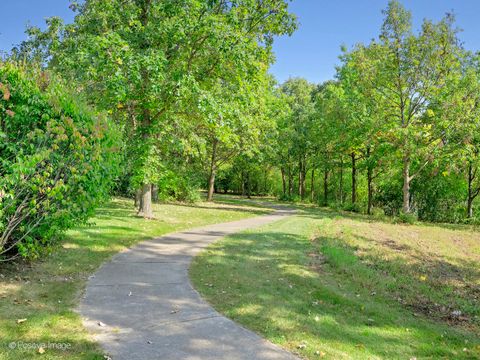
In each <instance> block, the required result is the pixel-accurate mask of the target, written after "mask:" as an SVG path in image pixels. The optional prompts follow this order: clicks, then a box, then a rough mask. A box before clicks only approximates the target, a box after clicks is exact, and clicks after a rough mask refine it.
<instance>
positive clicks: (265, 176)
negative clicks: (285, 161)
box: [259, 169, 268, 195]
mask: <svg viewBox="0 0 480 360" xmlns="http://www.w3.org/2000/svg"><path fill="white" fill-rule="evenodd" d="M267 177H268V174H267V169H265V170H264V172H263V195H266V194H267V192H268V191H267V180H268V179H267ZM259 191H260V189H259Z"/></svg>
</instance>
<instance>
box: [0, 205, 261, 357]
mask: <svg viewBox="0 0 480 360" xmlns="http://www.w3.org/2000/svg"><path fill="white" fill-rule="evenodd" d="M265 212H266V210H265V209H260V208H257V207H247V206H239V205H236V204H222V203H199V204H196V205H188V204H163V205H159V204H157V205H154V213H155V216H156V220H144V219H141V218H138V217H136V215H135V211H134V209H133V204H132V202H131V201H130V200H126V199H115V200H114V201H112V202H111V203H109V204H108V205H107V206H105V207H104V208H102V209H99V210H98V216H97V217H96V218H94V219H92V220H91V224H90V225H89V226H82V227H80V228H78V229H75V230H72V231H70V232H68V234H67V235H66V237H65V239H64V241H63V242H62V246H61V247H60V248H59V249H57V250H56V251H55V252H53V253H52V255H50V256H48V257H47V258H45V259H43V260H40V261H36V262H33V263H31V264H24V263H21V264H20V263H18V264H15V265H2V267H1V268H0V274H1V276H0V359H19V360H20V359H21V360H23V359H30V358H37V357H40V356H41V358H43V359H65V358H68V359H104V357H103V354H102V351H101V350H100V349H99V347H98V346H97V345H96V344H95V343H94V342H92V341H91V340H90V339H89V337H88V334H87V333H86V331H85V330H84V329H83V327H82V324H81V319H80V316H79V315H78V314H77V313H76V312H75V307H76V306H77V304H78V301H79V298H80V296H81V292H82V290H83V288H84V286H85V282H86V280H87V279H88V276H89V275H91V274H92V273H93V272H95V270H96V269H97V268H98V267H99V266H100V265H101V264H102V263H103V262H104V261H106V260H107V259H108V258H109V257H110V256H112V255H113V254H115V253H117V252H118V251H121V250H123V249H125V248H128V247H129V246H131V245H133V244H134V243H136V242H139V241H141V240H145V239H149V238H152V237H156V236H160V235H163V234H166V233H169V232H174V231H179V230H182V229H187V228H193V227H196V226H201V225H206V224H212V223H220V222H227V221H233V220H237V219H241V218H246V217H250V216H256V215H261V214H264V213H265ZM19 319H27V320H26V321H25V322H23V323H20V324H17V320H19ZM11 342H24V343H48V342H50V343H67V344H70V345H71V348H70V349H68V350H56V349H45V353H44V354H40V353H38V351H37V350H36V349H27V350H21V349H19V348H18V347H17V349H13V350H12V349H10V348H9V346H8V344H10V343H11Z"/></svg>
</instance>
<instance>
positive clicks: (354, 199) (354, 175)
mask: <svg viewBox="0 0 480 360" xmlns="http://www.w3.org/2000/svg"><path fill="white" fill-rule="evenodd" d="M351 157H352V204H355V203H356V202H357V165H356V160H357V159H356V157H355V153H354V152H352V155H351Z"/></svg>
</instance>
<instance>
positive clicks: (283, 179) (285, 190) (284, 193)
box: [280, 167, 287, 198]
mask: <svg viewBox="0 0 480 360" xmlns="http://www.w3.org/2000/svg"><path fill="white" fill-rule="evenodd" d="M280 171H281V172H282V190H283V197H284V198H285V196H286V195H287V179H286V178H285V169H284V168H283V167H282V168H280Z"/></svg>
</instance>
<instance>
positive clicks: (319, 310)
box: [190, 208, 480, 360]
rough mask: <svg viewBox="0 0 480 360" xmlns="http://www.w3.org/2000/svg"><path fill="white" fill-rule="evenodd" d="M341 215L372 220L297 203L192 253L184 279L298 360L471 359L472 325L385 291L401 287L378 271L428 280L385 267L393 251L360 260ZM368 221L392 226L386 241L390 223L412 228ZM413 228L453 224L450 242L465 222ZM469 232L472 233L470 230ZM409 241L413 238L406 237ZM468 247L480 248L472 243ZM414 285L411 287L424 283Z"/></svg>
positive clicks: (476, 343)
mask: <svg viewBox="0 0 480 360" xmlns="http://www.w3.org/2000/svg"><path fill="white" fill-rule="evenodd" d="M349 216H351V217H352V218H353V220H352V221H357V222H360V223H361V224H362V227H365V228H366V229H367V231H369V228H368V227H367V224H369V223H370V221H371V220H367V218H365V217H362V216H361V215H358V216H357V215H348V214H343V215H340V214H339V213H335V212H333V211H330V210H326V209H313V208H304V209H303V211H302V212H301V213H300V214H298V215H297V216H295V215H294V216H292V217H290V218H288V219H285V220H281V221H279V222H277V223H275V224H271V225H267V226H265V227H263V228H260V229H255V230H252V231H245V232H242V233H239V234H235V235H231V236H229V237H226V238H224V239H222V240H220V241H218V242H216V243H214V244H212V245H211V246H210V247H208V248H207V249H206V250H204V251H203V252H202V253H200V254H199V256H197V257H196V258H195V259H194V260H193V262H192V265H191V268H190V278H191V280H192V283H193V285H194V286H195V288H196V289H197V290H198V291H199V292H200V293H201V294H202V296H204V297H205V298H206V300H207V301H209V302H210V303H211V304H212V305H213V306H214V307H215V308H216V309H217V310H218V311H219V312H221V313H223V314H224V315H226V316H227V317H229V318H230V319H232V320H234V321H237V322H238V323H240V324H242V325H244V326H245V327H247V328H249V329H251V330H253V331H255V332H257V333H258V334H260V335H261V336H263V337H265V338H266V339H268V340H270V341H272V342H273V343H276V344H278V345H280V346H283V347H284V348H286V349H287V350H290V351H291V352H294V353H296V354H298V355H299V356H301V357H304V358H308V359H318V358H323V359H418V360H420V359H479V358H480V338H479V336H478V335H479V334H478V326H477V327H474V328H472V329H470V330H469V329H468V327H464V326H456V325H453V326H452V325H451V324H448V323H446V322H444V321H439V320H437V319H435V320H432V319H430V318H429V317H428V316H427V315H425V314H422V313H420V314H418V313H416V312H415V310H413V309H412V308H410V307H407V306H405V304H402V303H400V302H398V301H396V300H395V299H393V298H392V297H391V295H392V294H393V293H394V290H395V291H400V292H401V291H402V289H392V288H391V287H392V286H395V279H394V281H390V282H386V281H384V280H385V278H387V277H393V278H395V277H397V281H398V282H399V285H402V286H404V285H405V283H407V284H408V282H407V281H417V282H422V281H425V283H428V281H429V279H423V280H422V278H421V277H420V279H416V280H415V279H413V278H408V277H407V278H405V279H401V278H400V277H401V276H408V275H409V274H388V271H392V270H395V269H396V268H395V266H394V265H395V263H394V261H393V260H392V259H388V258H387V260H386V261H385V264H379V265H384V266H383V267H382V266H380V267H379V268H376V267H375V266H372V264H368V262H363V260H364V259H367V260H368V258H364V257H362V254H361V253H356V252H355V251H353V252H352V251H350V250H352V249H353V250H356V249H355V246H358V248H359V250H362V249H363V248H362V246H364V244H363V243H362V242H358V243H357V244H356V245H355V246H354V245H352V244H349V243H348V241H349V240H352V239H354V238H355V237H354V235H355V236H357V234H356V233H355V232H353V230H352V228H350V227H349V226H350V224H349V223H348V221H350V220H351V219H349ZM337 221H339V224H337V223H336V222H337ZM373 224H374V225H375V226H377V225H378V224H381V225H382V226H383V225H384V226H391V227H392V229H393V231H392V233H391V234H388V235H389V236H390V239H389V240H390V241H393V242H395V241H396V238H395V232H396V231H407V233H408V232H411V231H413V230H415V229H416V228H415V227H411V226H405V225H394V224H386V223H382V222H379V223H378V224H377V223H376V222H375V221H373ZM340 225H341V226H340ZM354 225H358V224H354ZM351 226H353V225H351ZM378 226H379V227H380V225H378ZM421 226H427V227H429V231H430V232H429V233H432V234H435V233H440V232H441V231H452V233H451V234H450V236H452V234H456V235H457V238H455V239H453V240H454V241H461V240H459V238H461V235H465V236H466V237H468V236H470V235H469V234H470V232H471V230H469V228H467V227H465V229H466V230H465V231H464V232H462V230H447V229H443V228H441V227H440V226H438V229H433V228H431V226H433V225H421ZM421 226H420V227H421ZM380 228H381V227H380ZM460 228H461V227H460ZM455 231H458V232H457V233H454V232H455ZM342 233H345V237H343V234H342ZM374 235H376V234H374ZM471 235H472V236H474V237H475V238H480V234H479V233H478V232H472V234H471ZM359 239H360V238H359ZM408 239H409V241H410V242H411V244H410V245H411V246H413V245H415V241H416V240H415V237H413V238H412V239H410V238H408ZM400 240H402V238H399V240H398V241H399V242H400ZM403 240H404V239H403ZM417 240H418V239H417ZM434 240H435V239H431V241H434ZM447 240H448V241H450V240H452V239H447ZM470 240H471V239H470ZM352 241H353V240H352ZM387 244H389V243H388V242H387ZM390 245H391V244H390ZM398 245H399V246H400V245H402V244H398ZM380 246H381V245H379V244H378V243H377V244H374V246H372V248H371V249H370V250H372V251H373V250H374V249H379V248H380ZM382 246H383V245H382ZM381 249H384V248H383V247H382V248H381ZM419 249H420V248H419ZM363 250H365V249H363ZM367 250H368V249H367ZM394 250H395V249H394ZM394 250H392V251H394ZM420 250H421V249H420ZM446 251H448V249H446ZM450 251H451V249H450ZM451 252H452V253H453V251H451ZM407 253H408V251H407ZM388 254H390V252H387V251H386V250H385V252H384V253H383V255H388ZM476 254H477V255H480V251H479V249H478V247H477V248H476ZM417 255H418V254H417ZM443 257H444V260H445V261H446V262H447V260H449V259H448V258H446V255H443ZM377 259H379V258H378V257H377ZM477 264H478V262H477ZM373 265H375V264H373ZM413 270H415V271H417V269H412V271H413ZM382 274H384V276H383V275H382ZM412 274H413V273H412ZM476 280H477V281H478V277H477V278H476ZM422 286H423V283H422V284H421V285H419V286H416V287H414V290H415V291H424V289H423V287H422ZM405 294H406V295H408V292H405ZM410 295H411V294H410ZM420 295H430V294H427V293H424V294H420ZM433 295H435V294H433ZM433 295H432V296H433Z"/></svg>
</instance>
